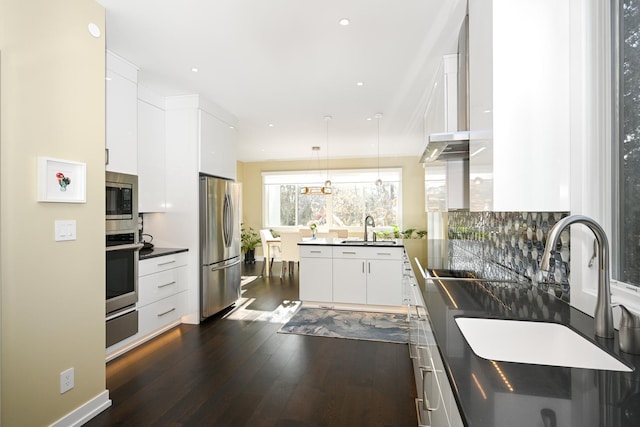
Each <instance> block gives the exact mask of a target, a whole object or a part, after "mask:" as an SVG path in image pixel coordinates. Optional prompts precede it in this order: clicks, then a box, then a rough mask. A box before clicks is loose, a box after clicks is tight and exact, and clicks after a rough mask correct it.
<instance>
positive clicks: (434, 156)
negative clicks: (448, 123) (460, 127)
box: [420, 131, 469, 163]
mask: <svg viewBox="0 0 640 427" xmlns="http://www.w3.org/2000/svg"><path fill="white" fill-rule="evenodd" d="M468 158H469V131H460V132H443V133H432V134H430V135H429V143H428V144H427V148H426V149H425V150H424V153H422V157H421V158H420V162H421V163H428V162H435V161H437V160H464V159H468Z"/></svg>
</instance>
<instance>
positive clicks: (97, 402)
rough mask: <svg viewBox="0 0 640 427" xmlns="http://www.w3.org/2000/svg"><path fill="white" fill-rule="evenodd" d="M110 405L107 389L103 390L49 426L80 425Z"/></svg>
mask: <svg viewBox="0 0 640 427" xmlns="http://www.w3.org/2000/svg"><path fill="white" fill-rule="evenodd" d="M110 406H111V399H109V390H105V391H103V392H102V393H100V394H99V395H97V396H96V397H94V398H93V399H91V400H89V401H88V402H86V403H85V404H84V405H82V406H80V407H79V408H76V409H75V410H73V411H72V412H69V413H68V414H67V415H65V416H64V417H62V418H60V419H59V420H58V421H56V422H55V423H53V424H51V426H50V427H80V426H81V425H83V424H85V423H86V422H87V421H89V420H90V419H91V418H93V417H95V416H96V415H98V414H99V413H100V412H102V411H104V410H105V409H107V408H108V407H110Z"/></svg>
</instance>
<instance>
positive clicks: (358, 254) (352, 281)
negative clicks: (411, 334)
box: [333, 246, 404, 305]
mask: <svg viewBox="0 0 640 427" xmlns="http://www.w3.org/2000/svg"><path fill="white" fill-rule="evenodd" d="M403 253H404V248H402V247H387V246H380V247H357V246H344V247H340V246H334V247H333V300H334V302H341V303H354V304H368V305H402V303H403V297H402V287H401V284H402V282H401V280H400V279H401V278H402V256H403Z"/></svg>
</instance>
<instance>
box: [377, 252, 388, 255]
mask: <svg viewBox="0 0 640 427" xmlns="http://www.w3.org/2000/svg"><path fill="white" fill-rule="evenodd" d="M376 255H391V253H389V252H378V253H377V254H376Z"/></svg>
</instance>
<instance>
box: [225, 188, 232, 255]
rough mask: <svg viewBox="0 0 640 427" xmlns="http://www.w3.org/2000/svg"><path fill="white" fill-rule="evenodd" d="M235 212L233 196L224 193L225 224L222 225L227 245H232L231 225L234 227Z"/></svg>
mask: <svg viewBox="0 0 640 427" xmlns="http://www.w3.org/2000/svg"><path fill="white" fill-rule="evenodd" d="M232 212H233V207H232V206H231V198H230V197H229V194H225V195H224V207H223V214H222V218H223V221H224V224H223V226H222V232H223V233H224V245H225V246H226V247H229V246H231V236H232V233H231V227H233V223H232V221H231V213H232Z"/></svg>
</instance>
